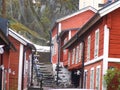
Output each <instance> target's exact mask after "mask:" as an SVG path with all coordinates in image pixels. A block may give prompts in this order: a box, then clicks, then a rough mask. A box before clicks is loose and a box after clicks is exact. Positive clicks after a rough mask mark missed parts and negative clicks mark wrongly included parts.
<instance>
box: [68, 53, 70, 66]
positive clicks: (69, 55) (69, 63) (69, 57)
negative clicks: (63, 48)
mask: <svg viewBox="0 0 120 90" xmlns="http://www.w3.org/2000/svg"><path fill="white" fill-rule="evenodd" d="M68 66H70V52H68Z"/></svg>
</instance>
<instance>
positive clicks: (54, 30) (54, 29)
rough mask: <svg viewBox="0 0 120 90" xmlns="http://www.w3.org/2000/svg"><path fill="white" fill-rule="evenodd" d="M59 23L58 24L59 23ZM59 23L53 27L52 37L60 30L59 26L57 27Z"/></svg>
mask: <svg viewBox="0 0 120 90" xmlns="http://www.w3.org/2000/svg"><path fill="white" fill-rule="evenodd" d="M57 25H58V24H57ZM57 25H56V26H55V27H54V28H53V30H52V37H54V36H55V35H57V32H58V28H57Z"/></svg>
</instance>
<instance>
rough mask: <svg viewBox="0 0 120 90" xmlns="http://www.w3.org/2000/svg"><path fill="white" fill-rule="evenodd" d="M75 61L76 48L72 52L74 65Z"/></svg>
mask: <svg viewBox="0 0 120 90" xmlns="http://www.w3.org/2000/svg"><path fill="white" fill-rule="evenodd" d="M74 59H75V48H74V49H73V51H72V64H74V61H75V60H74Z"/></svg>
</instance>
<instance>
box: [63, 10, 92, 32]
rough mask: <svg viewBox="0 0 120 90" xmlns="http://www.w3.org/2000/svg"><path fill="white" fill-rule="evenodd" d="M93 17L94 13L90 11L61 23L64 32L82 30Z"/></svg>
mask: <svg viewBox="0 0 120 90" xmlns="http://www.w3.org/2000/svg"><path fill="white" fill-rule="evenodd" d="M93 15H94V12H93V11H90V10H88V11H85V12H83V13H80V14H78V15H75V16H73V17H72V18H69V19H66V20H63V21H62V22H61V26H62V30H66V29H69V28H81V27H82V26H83V25H84V24H85V23H86V22H87V21H88V20H89V19H90V18H91V17H92V16H93Z"/></svg>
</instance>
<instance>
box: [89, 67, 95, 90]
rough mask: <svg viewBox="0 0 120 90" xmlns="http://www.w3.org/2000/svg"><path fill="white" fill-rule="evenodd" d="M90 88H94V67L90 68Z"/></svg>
mask: <svg viewBox="0 0 120 90" xmlns="http://www.w3.org/2000/svg"><path fill="white" fill-rule="evenodd" d="M90 89H94V68H91V69H90Z"/></svg>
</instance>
